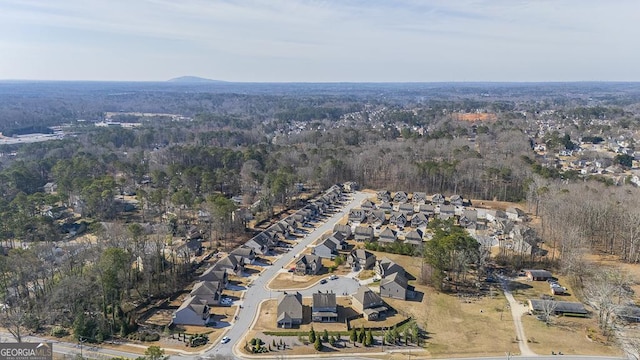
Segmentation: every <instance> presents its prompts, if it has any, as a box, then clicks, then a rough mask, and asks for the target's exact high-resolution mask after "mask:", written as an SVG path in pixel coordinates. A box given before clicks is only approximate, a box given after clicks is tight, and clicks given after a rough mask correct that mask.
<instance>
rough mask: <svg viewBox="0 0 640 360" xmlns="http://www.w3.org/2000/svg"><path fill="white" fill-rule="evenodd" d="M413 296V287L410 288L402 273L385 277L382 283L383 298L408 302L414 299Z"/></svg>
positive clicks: (381, 294)
mask: <svg viewBox="0 0 640 360" xmlns="http://www.w3.org/2000/svg"><path fill="white" fill-rule="evenodd" d="M413 294H414V290H413V287H411V286H409V282H408V280H407V278H406V277H405V276H404V274H402V273H400V272H396V273H393V274H391V275H389V276H385V277H383V278H382V280H381V281H380V296H381V297H390V298H393V299H399V300H406V299H407V298H412V297H413Z"/></svg>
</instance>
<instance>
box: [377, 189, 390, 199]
mask: <svg viewBox="0 0 640 360" xmlns="http://www.w3.org/2000/svg"><path fill="white" fill-rule="evenodd" d="M376 196H377V198H378V200H379V201H391V193H390V192H389V191H387V190H380V191H378V192H377V193H376Z"/></svg>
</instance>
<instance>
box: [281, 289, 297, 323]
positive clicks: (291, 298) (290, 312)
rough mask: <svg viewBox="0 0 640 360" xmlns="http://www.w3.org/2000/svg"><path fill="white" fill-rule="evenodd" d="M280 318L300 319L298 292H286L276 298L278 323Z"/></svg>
mask: <svg viewBox="0 0 640 360" xmlns="http://www.w3.org/2000/svg"><path fill="white" fill-rule="evenodd" d="M282 317H288V318H289V321H290V320H291V318H294V319H302V295H301V294H300V293H299V292H295V293H292V294H288V293H286V292H284V293H282V294H280V295H279V296H278V321H280V320H281V318H282Z"/></svg>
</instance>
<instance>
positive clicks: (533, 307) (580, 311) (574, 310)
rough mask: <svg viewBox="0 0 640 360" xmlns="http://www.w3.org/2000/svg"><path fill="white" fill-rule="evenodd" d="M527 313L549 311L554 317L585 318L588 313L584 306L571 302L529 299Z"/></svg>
mask: <svg viewBox="0 0 640 360" xmlns="http://www.w3.org/2000/svg"><path fill="white" fill-rule="evenodd" d="M527 302H528V303H529V313H531V314H538V313H546V312H549V311H551V312H552V313H553V314H555V315H573V316H585V315H587V314H588V313H589V312H588V311H587V309H585V307H584V305H583V304H582V303H579V302H573V301H555V300H543V299H529V300H527Z"/></svg>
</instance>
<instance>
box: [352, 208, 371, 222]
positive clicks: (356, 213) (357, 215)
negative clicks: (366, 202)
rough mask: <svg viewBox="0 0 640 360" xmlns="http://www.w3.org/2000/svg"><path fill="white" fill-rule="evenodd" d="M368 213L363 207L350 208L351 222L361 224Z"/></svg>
mask: <svg viewBox="0 0 640 360" xmlns="http://www.w3.org/2000/svg"><path fill="white" fill-rule="evenodd" d="M366 217H367V215H366V213H365V211H364V210H363V209H351V210H349V223H353V224H360V223H362V222H363V221H364V219H366Z"/></svg>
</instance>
